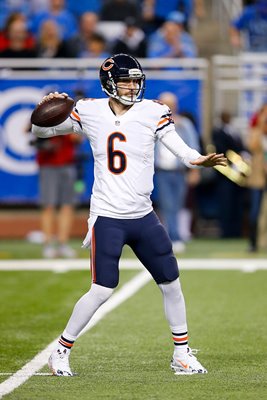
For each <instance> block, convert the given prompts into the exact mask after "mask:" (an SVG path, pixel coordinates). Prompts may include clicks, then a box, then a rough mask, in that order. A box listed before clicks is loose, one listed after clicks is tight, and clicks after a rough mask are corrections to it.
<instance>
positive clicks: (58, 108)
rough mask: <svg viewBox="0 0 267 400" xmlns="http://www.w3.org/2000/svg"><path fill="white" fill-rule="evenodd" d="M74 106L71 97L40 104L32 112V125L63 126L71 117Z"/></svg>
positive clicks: (55, 98) (53, 99)
mask: <svg viewBox="0 0 267 400" xmlns="http://www.w3.org/2000/svg"><path fill="white" fill-rule="evenodd" d="M73 105H74V100H73V99H72V98H71V97H65V98H60V97H54V98H52V99H50V100H47V101H44V102H43V103H41V104H38V105H37V106H36V107H35V109H34V110H33V112H32V115H31V123H32V124H34V125H37V126H41V127H45V128H48V127H51V126H56V125H59V124H61V123H62V122H63V121H65V119H67V118H68V116H69V115H70V113H71V111H72V109H73Z"/></svg>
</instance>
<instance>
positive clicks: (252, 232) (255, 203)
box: [247, 104, 267, 252]
mask: <svg viewBox="0 0 267 400" xmlns="http://www.w3.org/2000/svg"><path fill="white" fill-rule="evenodd" d="M247 146H248V150H249V151H250V153H251V175H250V176H249V178H248V187H249V188H250V190H249V191H250V212H249V251H251V252H255V251H257V250H258V224H259V214H260V209H261V205H262V199H263V194H264V190H265V189H266V185H267V104H264V105H263V107H262V108H261V110H260V112H259V113H258V115H257V122H256V125H255V126H254V127H252V128H250V130H249V134H248V143H247Z"/></svg>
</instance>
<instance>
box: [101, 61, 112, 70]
mask: <svg viewBox="0 0 267 400" xmlns="http://www.w3.org/2000/svg"><path fill="white" fill-rule="evenodd" d="M113 65H114V60H112V58H108V59H107V60H106V61H105V62H104V63H103V65H102V69H103V70H104V71H109V70H110V69H111V68H112V67H113Z"/></svg>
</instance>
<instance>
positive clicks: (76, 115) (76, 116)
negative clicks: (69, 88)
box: [71, 111, 81, 121]
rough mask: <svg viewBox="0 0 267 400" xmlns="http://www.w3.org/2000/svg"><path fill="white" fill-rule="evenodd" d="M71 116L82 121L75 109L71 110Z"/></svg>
mask: <svg viewBox="0 0 267 400" xmlns="http://www.w3.org/2000/svg"><path fill="white" fill-rule="evenodd" d="M71 116H72V117H73V119H74V120H76V121H81V118H80V117H79V115H78V114H77V113H76V112H75V111H72V112H71Z"/></svg>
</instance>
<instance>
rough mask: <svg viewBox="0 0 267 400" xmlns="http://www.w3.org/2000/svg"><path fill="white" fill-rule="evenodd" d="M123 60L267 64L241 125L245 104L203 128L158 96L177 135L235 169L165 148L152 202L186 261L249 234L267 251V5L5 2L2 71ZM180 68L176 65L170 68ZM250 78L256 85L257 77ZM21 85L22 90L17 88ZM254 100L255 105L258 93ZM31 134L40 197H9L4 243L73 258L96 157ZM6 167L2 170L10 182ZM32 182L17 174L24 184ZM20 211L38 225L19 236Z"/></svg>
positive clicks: (0, 218) (258, 0)
mask: <svg viewBox="0 0 267 400" xmlns="http://www.w3.org/2000/svg"><path fill="white" fill-rule="evenodd" d="M120 52H123V53H128V54H130V55H133V56H135V57H137V58H139V59H141V63H142V60H150V59H154V62H155V64H153V65H155V66H157V63H158V62H159V61H158V60H159V59H173V60H177V59H179V60H184V59H188V58H189V59H198V58H199V59H204V60H208V61H210V60H211V58H212V57H213V56H214V55H218V54H222V55H225V56H229V57H239V56H242V54H243V53H244V54H245V53H247V52H249V53H250V54H253V55H255V57H259V58H256V69H257V68H258V69H257V71H258V70H259V68H262V64H257V60H259V63H264V64H265V69H264V71H263V72H262V71H261V74H262V75H261V77H263V80H262V82H263V83H262V82H261V85H262V86H261V91H260V94H261V96H260V97H259V96H258V97H257V101H256V103H255V104H253V107H250V106H249V107H248V108H249V113H247V114H246V115H245V118H243V119H242V123H239V124H238V123H236V121H238V118H237V117H238V115H237V114H238V113H239V109H240V107H239V106H240V104H239V103H238V102H239V101H240V97H239V98H238V100H237V101H236V103H235V106H234V107H233V103H232V101H231V100H232V99H230V101H229V102H227V101H226V102H225V103H224V104H219V106H217V108H216V110H215V112H213V113H211V112H209V111H208V112H207V111H205V110H207V109H208V110H210V109H211V108H212V101H210V100H209V104H208V105H207V104H205V107H204V108H203V110H204V111H203V112H204V113H205V112H206V113H207V115H204V116H202V117H201V120H204V121H206V123H203V122H200V121H199V120H198V118H196V115H194V112H192V111H191V110H190V109H189V108H187V107H186V106H185V104H184V103H183V100H182V99H180V96H179V95H177V93H176V92H175V91H174V90H169V88H167V89H168V90H163V89H162V90H161V92H160V93H157V98H158V99H159V100H161V101H163V102H164V103H166V104H168V105H169V107H170V108H171V110H172V111H173V115H174V120H175V124H176V127H177V132H179V134H180V135H181V136H182V138H183V140H184V141H185V142H186V143H187V144H188V145H189V146H191V147H194V148H196V149H198V150H199V151H201V152H204V153H206V152H208V151H217V152H223V153H225V154H226V155H227V156H228V159H229V166H228V167H227V168H226V169H225V170H224V171H223V170H221V169H218V170H211V171H206V170H205V171H204V170H203V171H202V170H188V169H187V168H185V166H184V165H183V164H182V163H181V162H180V161H179V160H177V159H175V158H173V157H172V155H171V154H170V153H169V152H168V151H166V149H164V148H162V147H161V146H160V145H158V146H156V152H155V168H156V173H155V190H154V192H153V196H152V199H153V201H154V204H155V208H156V210H157V211H158V214H159V216H160V218H161V219H162V220H163V222H164V223H165V225H166V228H167V230H168V231H169V234H170V237H171V239H172V241H173V244H174V249H175V251H176V252H182V251H184V250H185V248H186V243H187V241H189V240H190V239H191V238H192V237H194V236H198V235H205V236H209V235H211V236H216V237H222V238H241V237H245V238H247V242H248V251H250V252H256V251H258V250H259V249H267V192H266V177H267V94H265V93H267V92H266V81H267V72H266V65H267V0H254V1H252V0H251V1H240V0H235V1H231V0H225V1H219V0H214V1H212V0H168V1H165V0H84V1H78V2H77V1H74V0H28V1H23V0H1V1H0V58H1V60H2V62H3V59H18V61H17V63H18V64H17V65H16V67H15V69H16V70H17V71H19V70H21V71H22V72H23V69H24V67H23V66H22V67H20V64H19V59H21V60H22V59H66V58H67V59H84V60H88V65H90V60H92V59H103V58H106V57H108V56H109V55H110V54H114V53H120ZM260 57H263V58H260ZM1 60H0V70H1V71H2V74H1V77H2V81H1V82H2V83H1V84H0V90H1V92H2V94H3V93H4V92H5V90H7V89H6V87H5V85H4V84H3V81H4V80H6V79H9V77H10V75H9V73H7V67H6V64H5V66H4V67H1ZM99 64H100V63H99ZM2 65H4V64H3V63H2ZM177 65H178V67H177V68H176V69H177V70H178V71H179V69H182V68H181V65H182V64H181V65H180V64H177ZM192 65H193V66H194V63H193V61H192ZM173 68H174V69H175V67H169V71H170V72H171V70H172V69H173ZM45 69H46V70H47V69H49V65H47V67H46V68H45ZM165 72H166V70H165ZM58 73H59V74H60V72H58ZM240 73H241V72H240ZM246 73H247V75H246V76H245V78H246V80H247V81H249V80H250V75H249V74H250V73H251V70H249V71H246ZM22 76H23V75H22ZM185 76H186V75H185ZM16 78H18V76H17V75H16ZM23 79H25V77H24V78H23ZM185 81H186V85H187V86H186V85H184V86H183V89H182V91H184V92H185V91H187V90H189V89H190V85H191V83H190V79H189V80H188V79H185ZM210 82H211V77H210V76H209V75H208V77H207V81H206V85H208V88H206V90H208V91H209V90H210V91H211V90H212V88H211V83H210ZM13 85H14V87H16V81H15V80H14V83H13ZM53 85H54V83H53ZM53 85H52V84H51V87H53ZM209 85H210V86H209ZM48 86H49V85H47V84H46V88H47V87H48ZM9 89H10V88H9ZM60 89H61V87H60ZM65 91H66V90H65ZM72 94H73V97H75V99H76V100H77V99H79V98H81V97H84V96H85V95H86V94H87V93H86V90H83V88H82V87H81V86H79V87H76V88H75V90H73V93H72ZM243 94H244V93H243ZM244 97H246V101H247V99H248V98H250V102H252V101H253V99H252V100H251V92H249V91H248V92H247V93H245V94H244ZM243 100H244V99H243ZM202 101H204V102H205V101H208V100H207V99H205V100H203V99H202ZM215 101H216V91H215V98H214V102H215ZM180 103H181V104H180ZM32 107H33V105H31V108H32ZM201 112H202V111H201ZM29 115H30V114H29ZM4 116H5V113H4V112H2V115H1V116H0V118H1V130H0V149H1V146H2V149H1V152H0V157H2V156H3V154H4V153H3V147H4V142H5V139H4V137H5V130H7V124H6V123H5V122H6V118H5V117H4ZM203 126H204V128H203ZM13 129H15V127H13ZM23 130H24V131H25V138H27V139H25V140H26V141H27V142H28V143H29V145H30V146H31V148H32V149H34V156H35V160H36V164H37V165H38V173H37V178H38V189H37V198H36V199H35V201H32V200H28V201H27V199H26V200H25V199H21V201H20V200H18V199H16V198H15V197H13V198H10V197H8V196H5V195H2V196H1V193H0V204H1V210H2V211H1V215H0V237H1V238H4V237H22V236H23V235H24V236H25V235H26V233H27V234H28V237H29V238H30V239H31V240H36V241H38V240H39V241H42V242H43V243H44V250H43V256H44V257H47V258H53V257H56V256H63V257H73V256H75V253H74V251H73V249H71V248H70V247H69V246H68V242H69V238H70V237H73V236H81V235H82V233H81V231H83V233H86V227H85V225H84V221H83V225H82V228H81V229H79V227H78V226H79V225H81V223H80V220H79V215H80V213H79V211H80V210H83V209H86V208H88V204H89V197H90V194H89V195H88V193H87V192H86V196H84V197H83V196H81V194H82V193H84V190H85V189H84V188H85V186H86V185H88V180H89V181H90V182H91V181H92V179H93V172H92V166H91V163H92V156H91V152H90V148H89V147H88V144H87V145H85V144H84V143H83V140H77V138H75V136H74V135H70V136H69V137H58V138H54V139H49V140H35V139H34V138H32V136H31V134H30V133H29V131H30V126H28V127H25V129H23ZM86 146H87V147H86ZM3 165H4V162H2V163H1V161H0V175H1V173H2V172H1V169H2V170H3V171H4V167H3ZM52 170H53V171H56V172H55V174H54V175H53V180H51V179H50V178H49V177H51V171H52ZM11 171H12V167H11ZM88 171H89V172H88ZM9 172H10V169H9ZM3 174H4V172H3ZM1 179H4V175H1ZM86 182H87V183H86ZM23 184H24V183H23V182H22V181H20V175H19V174H17V175H16V181H15V184H14V185H15V186H16V187H18V186H20V185H22V186H23ZM36 209H37V210H38V211H39V210H40V214H38V218H39V217H40V218H39V219H38V221H39V222H32V223H31V222H30V221H31V218H32V214H31V215H30V214H27V210H30V212H31V211H32V210H36ZM10 210H11V211H10ZM14 210H16V212H18V211H19V210H20V211H21V212H22V213H23V215H24V216H27V218H28V219H27V221H26V220H25V218H24V219H22V220H21V221H23V222H21V226H20V227H19V225H18V224H19V218H18V219H17V225H16V227H15V225H12V223H11V221H12V214H13V217H14ZM8 215H10V216H9V217H8ZM25 221H26V222H25ZM40 221H41V222H40ZM38 224H39V225H38ZM56 225H57V227H58V229H57V230H55V226H56ZM10 226H13V229H11V228H10ZM33 228H35V230H37V231H38V232H39V236H38V235H37V233H38V232H35V236H34V235H33V234H32V235H31V233H34V232H31V229H33ZM37 228H39V230H38V229H37ZM55 238H56V239H55ZM55 242H57V244H58V245H57V246H55Z"/></svg>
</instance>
